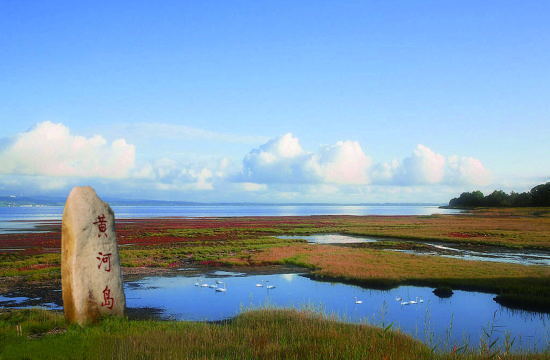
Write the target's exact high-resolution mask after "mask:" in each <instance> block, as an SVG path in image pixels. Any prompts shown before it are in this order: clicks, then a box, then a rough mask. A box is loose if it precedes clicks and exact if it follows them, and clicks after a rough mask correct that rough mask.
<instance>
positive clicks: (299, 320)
mask: <svg viewBox="0 0 550 360" xmlns="http://www.w3.org/2000/svg"><path fill="white" fill-rule="evenodd" d="M549 355H550V354H548V353H540V354H530V353H523V354H510V353H508V351H507V349H506V347H504V348H499V347H497V346H495V345H494V344H491V342H489V341H487V342H482V343H481V345H480V346H479V347H477V348H469V347H467V346H466V347H461V348H458V347H455V348H453V349H450V350H449V351H448V352H445V353H438V352H434V351H432V350H431V349H430V348H428V347H427V346H426V345H424V344H422V343H421V342H419V341H417V340H414V339H412V338H411V337H409V336H406V335H404V334H402V333H400V332H399V331H395V330H393V329H391V327H390V326H386V327H385V328H383V327H374V326H368V325H357V324H345V323H342V322H339V321H335V320H332V319H327V318H326V317H323V316H321V315H320V314H318V313H315V312H311V311H308V310H304V309H302V310H282V309H263V310H249V311H246V312H244V313H243V314H242V315H239V316H238V317H236V318H235V319H233V320H231V321H228V322H226V323H217V324H212V323H202V322H175V321H168V322H159V321H128V320H125V319H105V320H104V321H102V322H101V323H99V324H94V325H91V326H87V327H85V328H81V327H79V326H77V325H71V326H66V325H65V322H64V318H63V316H62V315H61V314H59V313H55V312H48V311H45V310H17V311H10V312H3V313H0V358H2V359H4V358H5V359H346V360H348V359H411V360H414V359H489V358H497V359H498V358H501V359H503V358H506V359H547V358H548V356H549Z"/></svg>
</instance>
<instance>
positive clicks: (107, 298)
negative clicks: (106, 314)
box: [101, 286, 115, 310]
mask: <svg viewBox="0 0 550 360" xmlns="http://www.w3.org/2000/svg"><path fill="white" fill-rule="evenodd" d="M114 305H115V299H113V298H112V297H111V289H109V286H105V290H103V302H102V303H101V306H105V307H107V309H109V310H113V306H114Z"/></svg>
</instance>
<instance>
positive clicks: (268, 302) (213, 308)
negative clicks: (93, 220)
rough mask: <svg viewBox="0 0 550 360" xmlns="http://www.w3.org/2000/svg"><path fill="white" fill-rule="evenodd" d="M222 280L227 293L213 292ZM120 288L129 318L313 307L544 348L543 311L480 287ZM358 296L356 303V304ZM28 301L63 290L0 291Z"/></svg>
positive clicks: (239, 276) (197, 278)
mask: <svg viewBox="0 0 550 360" xmlns="http://www.w3.org/2000/svg"><path fill="white" fill-rule="evenodd" d="M196 284H198V285H196ZM202 285H206V286H202ZM224 285H225V288H226V291H216V289H217V288H218V289H219V288H221V287H223V286H224ZM258 285H261V286H258ZM268 285H269V286H273V287H272V288H268ZM211 286H212V287H211ZM27 291H30V290H27ZM124 291H125V294H126V301H127V307H128V314H129V317H130V318H132V319H136V318H157V319H174V320H193V321H196V320H198V321H203V320H206V321H219V320H224V319H229V318H232V317H234V316H235V315H237V314H239V313H240V312H242V311H243V310H244V309H247V308H256V307H265V306H267V307H269V306H272V307H284V308H298V309H299V308H310V309H311V308H313V309H315V310H316V311H319V312H323V313H324V314H325V315H335V316H337V317H338V318H339V319H341V320H343V321H347V322H353V323H369V324H375V325H381V324H382V323H385V324H390V323H394V328H400V329H401V330H402V331H404V332H406V333H408V334H410V335H412V336H413V337H415V338H418V339H420V340H422V341H424V342H426V343H428V344H429V345H430V346H435V345H437V346H439V348H440V349H443V348H444V346H447V347H448V348H447V350H449V348H452V346H454V345H455V344H458V345H459V346H461V345H462V344H464V340H465V339H466V341H467V342H468V344H469V346H470V347H477V346H478V344H479V342H480V339H481V338H485V335H484V334H485V332H487V333H491V329H492V331H493V332H492V335H491V338H490V339H487V338H485V339H484V340H485V341H486V342H489V343H491V342H492V341H493V340H496V339H497V338H498V339H499V341H498V343H499V344H502V342H503V341H504V338H505V335H506V334H507V333H509V334H510V337H511V339H515V343H514V348H515V349H516V350H521V349H531V350H534V349H538V350H541V349H548V348H549V339H550V333H549V331H550V330H548V329H549V328H550V326H549V325H550V323H549V322H550V315H549V314H543V313H535V312H526V311H517V310H510V309H507V308H505V307H502V306H500V305H499V304H497V303H496V302H495V301H494V300H493V297H494V295H492V294H484V293H478V292H466V291H455V292H454V294H453V295H452V296H451V297H450V298H439V297H437V296H436V295H434V294H433V292H432V289H431V288H427V287H414V286H401V287H399V288H395V289H391V290H373V289H364V288H361V287H359V286H354V285H345V284H341V283H336V282H320V281H315V280H311V279H310V278H308V277H306V276H305V275H301V274H296V273H286V274H275V275H273V274H271V275H249V274H245V273H232V272H226V271H213V272H207V273H201V274H198V275H197V272H196V270H193V269H181V271H179V272H177V273H175V274H173V275H171V276H149V277H144V278H141V279H139V280H133V281H126V282H125V283H124ZM356 299H357V300H360V301H362V303H361V304H357V303H356ZM421 300H423V302H421ZM410 301H417V303H416V304H410ZM402 302H409V304H408V305H404V304H403V305H402ZM32 306H41V307H45V308H47V309H57V310H60V309H62V300H61V291H60V290H59V289H47V291H42V292H30V293H26V294H25V293H23V292H22V291H17V292H14V293H10V294H4V295H0V307H7V308H9V307H11V308H23V307H32ZM489 340H490V341H489Z"/></svg>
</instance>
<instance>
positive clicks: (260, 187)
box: [241, 182, 267, 191]
mask: <svg viewBox="0 0 550 360" xmlns="http://www.w3.org/2000/svg"><path fill="white" fill-rule="evenodd" d="M241 186H242V189H243V190H244V191H265V190H267V185H266V184H256V183H248V182H245V183H242V184H241Z"/></svg>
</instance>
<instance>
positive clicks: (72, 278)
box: [61, 186, 126, 325]
mask: <svg viewBox="0 0 550 360" xmlns="http://www.w3.org/2000/svg"><path fill="white" fill-rule="evenodd" d="M61 254H62V255H61V278H62V290H63V307H64V310H65V318H66V319H67V321H68V322H70V323H72V322H75V321H76V322H77V323H78V324H80V325H84V324H86V323H90V322H95V321H97V320H98V319H99V318H100V317H102V316H108V315H114V316H125V315H126V297H125V296H124V289H123V287H122V285H123V282H122V271H121V268H120V257H119V255H118V246H117V239H116V231H115V215H114V212H113V210H112V209H111V207H110V206H109V204H107V203H106V202H104V201H102V200H101V199H100V198H99V197H98V196H97V194H96V192H95V191H94V189H92V188H91V187H89V186H85V187H75V188H73V190H72V191H71V193H70V194H69V197H68V198H67V202H66V203H65V209H64V211H63V220H62V244H61Z"/></svg>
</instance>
